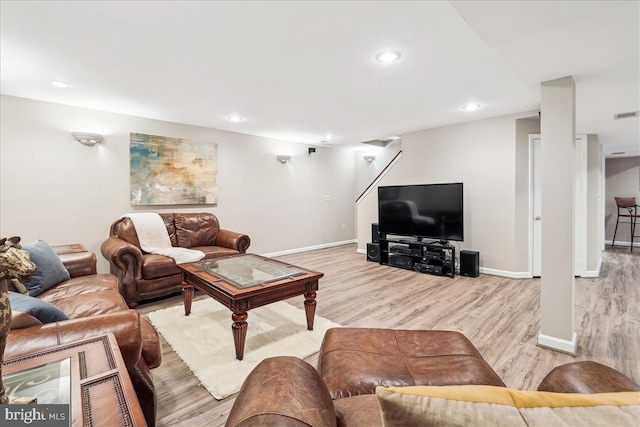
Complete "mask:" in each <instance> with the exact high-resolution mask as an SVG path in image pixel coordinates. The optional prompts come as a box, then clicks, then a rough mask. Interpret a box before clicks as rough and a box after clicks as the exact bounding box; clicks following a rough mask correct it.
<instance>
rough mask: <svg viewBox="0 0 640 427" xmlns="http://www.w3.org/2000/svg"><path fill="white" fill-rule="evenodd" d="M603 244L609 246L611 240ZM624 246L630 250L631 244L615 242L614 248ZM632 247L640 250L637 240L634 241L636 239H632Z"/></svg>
mask: <svg viewBox="0 0 640 427" xmlns="http://www.w3.org/2000/svg"><path fill="white" fill-rule="evenodd" d="M639 240H640V239H639ZM604 244H605V245H609V246H611V240H605V241H604ZM625 246H626V247H628V248H630V247H631V242H622V241H620V240H616V246H615V247H616V248H617V247H621V248H624V247H625ZM633 247H634V248H640V242H638V240H636V239H633Z"/></svg>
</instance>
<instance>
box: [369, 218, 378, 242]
mask: <svg viewBox="0 0 640 427" xmlns="http://www.w3.org/2000/svg"><path fill="white" fill-rule="evenodd" d="M371 241H372V242H373V243H379V242H380V229H379V228H378V224H377V223H374V224H371Z"/></svg>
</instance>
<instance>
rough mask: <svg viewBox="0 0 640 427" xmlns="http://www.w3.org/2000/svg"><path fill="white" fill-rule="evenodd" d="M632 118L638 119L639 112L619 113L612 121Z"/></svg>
mask: <svg viewBox="0 0 640 427" xmlns="http://www.w3.org/2000/svg"><path fill="white" fill-rule="evenodd" d="M632 117H640V111H632V112H630V113H620V114H615V115H614V116H613V120H621V119H630V118H632Z"/></svg>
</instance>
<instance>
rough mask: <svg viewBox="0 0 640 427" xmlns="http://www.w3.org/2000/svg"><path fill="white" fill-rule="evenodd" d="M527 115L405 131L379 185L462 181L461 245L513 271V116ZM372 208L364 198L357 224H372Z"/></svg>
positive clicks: (491, 265) (361, 244)
mask: <svg viewBox="0 0 640 427" xmlns="http://www.w3.org/2000/svg"><path fill="white" fill-rule="evenodd" d="M531 116H537V112H529V113H522V114H516V115H508V116H502V117H497V118H493V119H487V120H481V121H476V122H468V123H462V124H458V125H452V126H446V127H440V128H435V129H428V130H422V131H416V132H410V133H404V134H403V135H402V158H401V159H400V160H399V162H398V163H397V164H396V166H395V167H394V168H393V169H392V170H391V171H390V173H389V174H388V175H387V176H386V177H385V178H384V179H383V180H382V182H381V183H380V185H401V184H430V183H445V182H463V183H464V211H465V216H464V221H465V231H464V232H465V240H464V242H462V243H461V244H460V249H470V250H476V251H479V252H480V265H481V266H482V267H483V268H485V269H493V270H497V271H498V272H504V273H506V274H507V275H508V274H510V273H512V272H514V271H517V267H516V265H520V264H521V262H518V263H516V259H515V254H516V251H515V248H516V242H515V238H514V229H515V223H516V220H515V211H516V210H515V205H516V196H515V194H516V185H515V174H516V171H515V164H516V120H517V119H520V118H525V117H531ZM372 197H373V198H375V197H377V192H371V193H370V194H369V196H368V198H372ZM375 206H377V205H376V203H373V202H371V203H369V202H363V203H362V205H361V206H360V207H359V209H358V223H364V224H370V223H372V222H377V210H376V209H375ZM360 229H361V227H358V232H359V233H358V249H359V250H363V249H366V243H367V242H368V241H369V236H368V235H364V236H363V235H361V233H360ZM369 233H370V232H369Z"/></svg>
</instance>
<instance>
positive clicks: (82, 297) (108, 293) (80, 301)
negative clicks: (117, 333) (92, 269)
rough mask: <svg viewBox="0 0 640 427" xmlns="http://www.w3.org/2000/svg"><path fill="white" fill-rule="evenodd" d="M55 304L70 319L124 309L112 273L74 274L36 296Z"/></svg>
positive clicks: (116, 282)
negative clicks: (76, 275) (78, 275)
mask: <svg viewBox="0 0 640 427" xmlns="http://www.w3.org/2000/svg"><path fill="white" fill-rule="evenodd" d="M38 298H39V299H42V300H43V301H47V302H49V303H51V304H54V305H55V306H56V307H58V308H59V309H60V310H62V311H63V312H64V313H65V314H66V315H67V316H69V317H70V318H71V319H78V318H81V317H91V316H96V315H99V314H105V313H111V312H114V311H121V310H127V309H128V307H127V304H126V303H125V301H124V298H123V297H122V295H120V292H119V291H118V279H117V278H116V277H115V276H113V275H111V274H93V275H90V276H81V277H76V278H73V279H70V280H67V281H66V282H63V283H60V284H59V285H57V286H54V287H52V288H50V289H48V290H46V291H45V292H43V293H42V294H40V295H39V296H38Z"/></svg>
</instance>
